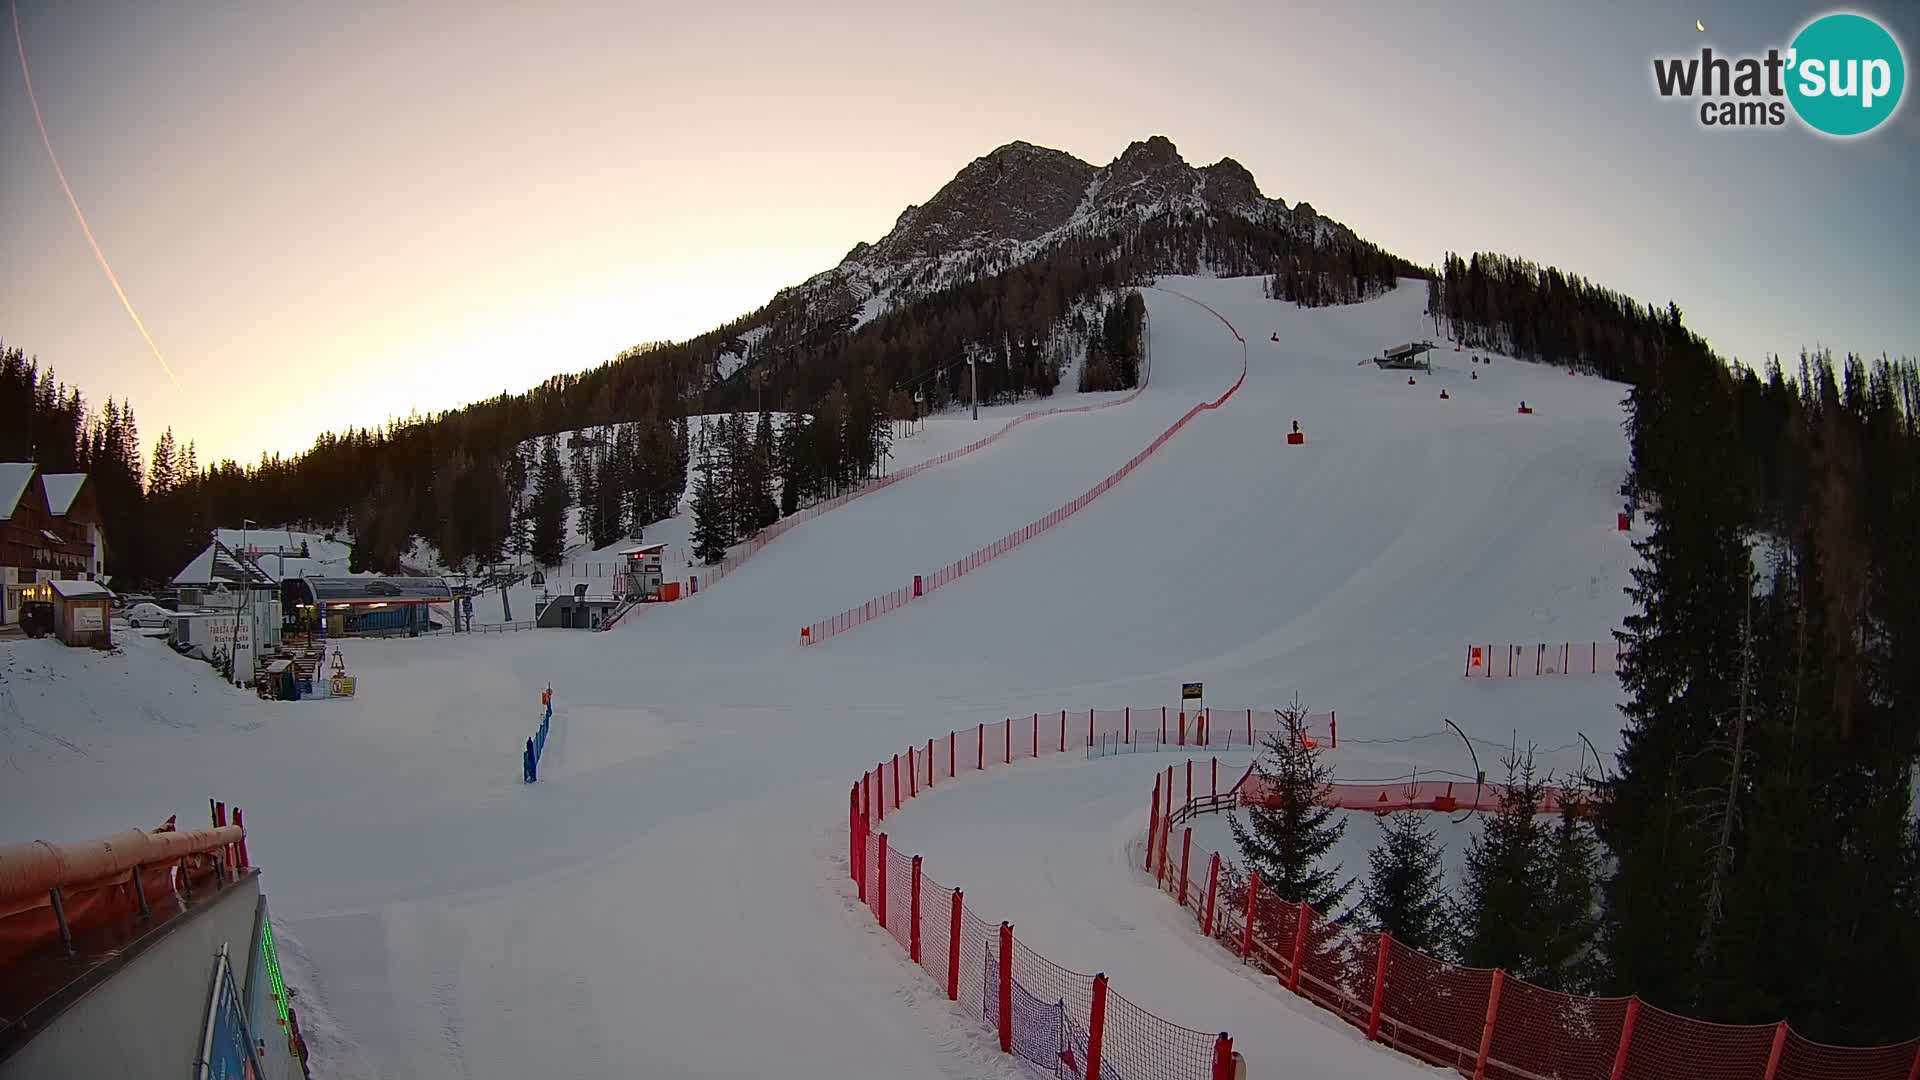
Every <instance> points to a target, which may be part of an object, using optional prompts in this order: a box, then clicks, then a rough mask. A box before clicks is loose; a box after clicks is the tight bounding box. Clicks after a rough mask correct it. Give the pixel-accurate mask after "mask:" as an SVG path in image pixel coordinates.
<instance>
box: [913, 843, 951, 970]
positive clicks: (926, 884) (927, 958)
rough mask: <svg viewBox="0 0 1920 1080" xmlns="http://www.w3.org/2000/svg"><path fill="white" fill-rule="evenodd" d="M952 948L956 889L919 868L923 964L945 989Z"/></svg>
mask: <svg viewBox="0 0 1920 1080" xmlns="http://www.w3.org/2000/svg"><path fill="white" fill-rule="evenodd" d="M952 948H953V890H952V889H949V888H947V887H946V886H945V885H942V884H940V883H939V882H937V881H934V880H933V879H932V878H930V877H928V876H927V874H926V870H925V868H924V867H923V868H922V869H921V871H920V966H921V967H923V968H926V969H927V974H928V975H931V976H933V981H934V983H935V984H936V985H938V986H939V987H940V989H941V990H942V991H944V990H946V988H947V971H948V967H947V961H948V959H949V956H948V954H949V953H950V952H951V951H952Z"/></svg>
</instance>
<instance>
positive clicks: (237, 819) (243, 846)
mask: <svg viewBox="0 0 1920 1080" xmlns="http://www.w3.org/2000/svg"><path fill="white" fill-rule="evenodd" d="M233 824H234V827H235V828H238V829H239V830H240V831H241V833H242V834H243V835H242V836H241V837H240V839H238V840H235V841H234V842H233V856H234V859H235V860H236V861H235V863H234V865H235V866H238V867H240V868H241V869H243V870H244V869H246V868H247V867H249V866H252V865H253V861H252V860H251V859H249V858H247V838H246V836H245V835H244V834H245V832H246V828H247V819H246V818H245V816H243V815H242V814H241V813H240V808H239V807H237V806H236V807H234V808H233Z"/></svg>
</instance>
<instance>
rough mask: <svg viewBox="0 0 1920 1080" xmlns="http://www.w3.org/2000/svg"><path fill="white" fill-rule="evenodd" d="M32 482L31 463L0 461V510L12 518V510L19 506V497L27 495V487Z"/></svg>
mask: <svg viewBox="0 0 1920 1080" xmlns="http://www.w3.org/2000/svg"><path fill="white" fill-rule="evenodd" d="M32 482H33V462H31V461H0V510H5V511H6V512H7V514H6V516H7V517H12V516H13V509H14V507H16V506H19V505H20V496H22V495H25V494H26V493H27V485H28V484H30V483H32Z"/></svg>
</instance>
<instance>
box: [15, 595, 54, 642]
mask: <svg viewBox="0 0 1920 1080" xmlns="http://www.w3.org/2000/svg"><path fill="white" fill-rule="evenodd" d="M20 629H22V630H25V631H26V632H27V636H28V637H46V636H47V635H48V634H51V633H53V602H52V601H51V600H28V601H27V602H25V603H23V604H21V605H20Z"/></svg>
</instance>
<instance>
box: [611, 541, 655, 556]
mask: <svg viewBox="0 0 1920 1080" xmlns="http://www.w3.org/2000/svg"><path fill="white" fill-rule="evenodd" d="M665 550H667V545H665V544H641V545H640V546H639V547H630V548H627V549H626V550H625V551H622V552H620V554H621V555H622V556H629V555H658V554H660V553H661V552H663V551H665Z"/></svg>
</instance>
